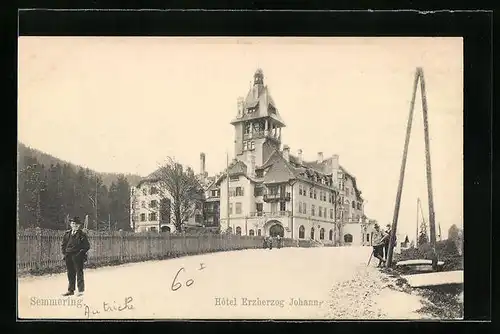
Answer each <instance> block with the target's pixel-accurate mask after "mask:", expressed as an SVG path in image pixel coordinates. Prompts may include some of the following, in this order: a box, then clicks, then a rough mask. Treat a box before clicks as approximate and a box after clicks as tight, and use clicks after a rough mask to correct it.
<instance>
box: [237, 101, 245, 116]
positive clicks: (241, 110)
mask: <svg viewBox="0 0 500 334" xmlns="http://www.w3.org/2000/svg"><path fill="white" fill-rule="evenodd" d="M237 104H238V117H241V116H243V104H244V103H243V98H242V97H238V102H237Z"/></svg>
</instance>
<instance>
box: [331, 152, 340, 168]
mask: <svg viewBox="0 0 500 334" xmlns="http://www.w3.org/2000/svg"><path fill="white" fill-rule="evenodd" d="M339 168H340V165H339V155H338V154H334V155H332V169H333V170H336V169H339Z"/></svg>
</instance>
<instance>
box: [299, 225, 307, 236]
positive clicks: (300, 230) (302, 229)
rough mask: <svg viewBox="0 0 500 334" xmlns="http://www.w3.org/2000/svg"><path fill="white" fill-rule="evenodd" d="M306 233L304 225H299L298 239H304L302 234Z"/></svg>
mask: <svg viewBox="0 0 500 334" xmlns="http://www.w3.org/2000/svg"><path fill="white" fill-rule="evenodd" d="M305 234H306V229H305V228H304V225H300V227H299V239H304V235H305Z"/></svg>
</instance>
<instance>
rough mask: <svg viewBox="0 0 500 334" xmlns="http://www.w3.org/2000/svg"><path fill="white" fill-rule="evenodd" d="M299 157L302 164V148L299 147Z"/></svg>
mask: <svg viewBox="0 0 500 334" xmlns="http://www.w3.org/2000/svg"><path fill="white" fill-rule="evenodd" d="M297 158H298V160H299V164H302V150H301V149H299V150H298V151H297Z"/></svg>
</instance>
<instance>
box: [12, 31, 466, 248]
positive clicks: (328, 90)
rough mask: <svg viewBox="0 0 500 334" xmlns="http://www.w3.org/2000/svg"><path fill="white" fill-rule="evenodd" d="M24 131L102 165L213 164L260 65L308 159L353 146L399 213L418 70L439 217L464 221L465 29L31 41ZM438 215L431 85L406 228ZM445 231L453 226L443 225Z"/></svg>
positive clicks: (412, 154)
mask: <svg viewBox="0 0 500 334" xmlns="http://www.w3.org/2000/svg"><path fill="white" fill-rule="evenodd" d="M18 43H19V48H18V50H19V53H18V59H19V65H18V66H19V67H18V139H19V140H20V141H21V142H22V143H24V144H26V145H29V146H31V147H33V148H36V149H39V150H42V151H44V152H46V153H49V154H51V155H54V156H56V157H58V158H60V159H63V160H66V161H70V162H73V163H75V164H79V165H82V166H86V167H89V168H91V169H94V170H96V171H99V172H116V173H135V174H139V175H142V176H146V175H148V174H149V173H151V172H153V171H154V170H155V169H156V168H158V166H159V165H160V164H161V163H162V162H163V161H165V159H166V157H168V156H172V157H174V158H175V159H176V160H177V161H179V162H181V163H183V164H185V165H189V166H192V167H193V168H194V169H195V171H199V166H200V163H199V155H200V153H201V152H204V153H205V154H206V169H207V171H208V172H209V174H215V173H218V172H219V171H222V170H223V169H224V168H225V164H226V152H228V153H229V158H230V159H232V158H233V156H234V148H233V145H234V143H233V141H234V129H233V126H232V125H231V124H230V123H229V122H230V121H231V119H233V118H234V117H235V116H236V114H237V98H238V97H239V96H242V97H244V96H246V94H247V92H248V90H249V89H250V85H251V82H252V79H253V74H254V73H255V71H256V69H257V68H261V69H262V70H263V72H264V83H265V84H266V85H268V87H269V91H270V93H271V95H272V97H273V99H274V101H275V103H276V105H277V108H278V111H279V113H280V114H281V116H282V118H283V119H284V121H285V123H286V128H284V129H282V142H283V144H286V145H289V146H290V150H291V153H292V154H296V152H297V150H298V149H302V151H303V156H304V159H306V160H314V159H316V156H317V153H318V152H323V154H324V156H325V158H326V157H329V156H331V155H333V154H338V155H339V161H340V164H341V165H342V166H343V167H345V168H346V169H347V170H348V171H349V172H350V173H351V174H353V175H354V176H355V177H356V180H357V184H358V186H359V188H360V190H361V191H362V196H363V198H364V199H365V202H366V205H365V213H366V214H367V216H368V217H369V218H373V219H376V220H377V221H379V222H380V223H381V224H384V225H385V224H386V223H389V222H391V221H392V218H393V214H394V207H395V200H396V192H397V187H398V181H399V174H400V168H401V160H402V154H403V146H404V139H405V134H406V125H407V120H408V114H409V107H410V100H411V95H412V89H413V80H414V75H415V69H416V67H418V66H420V67H422V68H423V70H424V77H425V85H426V91H427V103H428V110H429V131H430V152H431V163H432V182H433V193H434V205H435V216H436V223H439V224H440V225H441V230H442V235H443V238H446V236H447V231H448V228H449V227H450V226H451V225H452V224H456V225H457V226H459V227H462V226H463V223H462V216H463V152H462V149H463V135H462V132H463V131H462V130H463V51H462V39H461V38H395V37H393V38H389V37H388V38H380V37H377V38H351V37H349V38H347V37H343V38H284V37H279V38H180V37H177V38H175V37H171V38H166V37H20V38H19V40H18ZM417 198H420V199H421V201H422V208H423V210H424V214H425V215H426V217H427V218H428V200H427V183H426V172H425V151H424V130H423V118H422V106H421V99H420V89H419V90H418V92H417V99H416V104H415V114H414V119H413V124H412V133H411V139H410V144H409V152H408V160H407V165H406V173H405V179H404V185H403V194H402V199H401V207H400V212H399V220H398V221H399V223H398V231H399V232H400V233H402V234H408V236H409V238H410V239H414V236H415V233H416V224H417V204H416V203H417ZM438 233H439V232H438Z"/></svg>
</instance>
